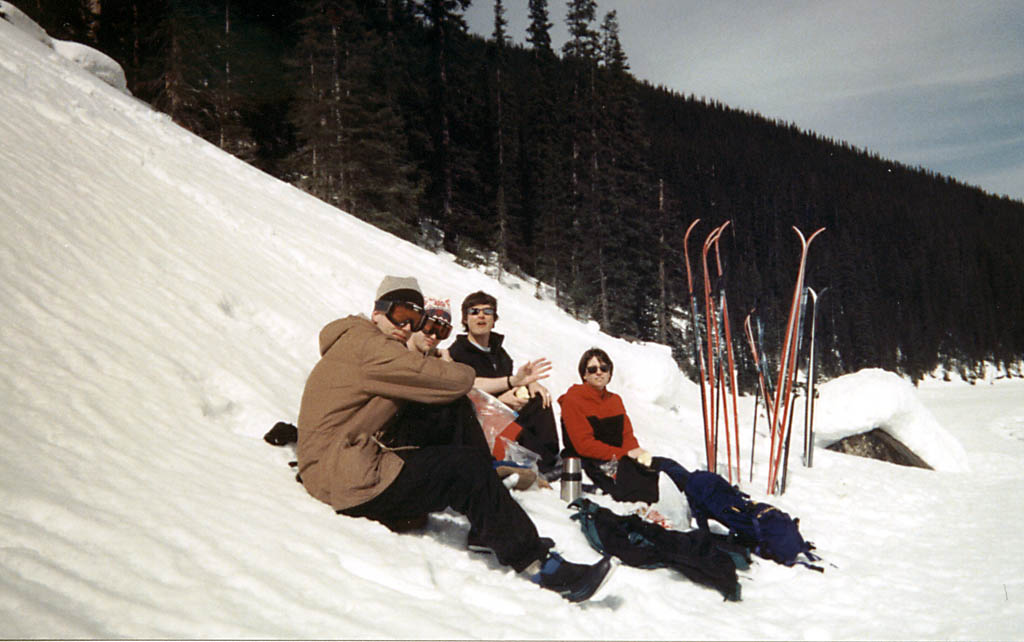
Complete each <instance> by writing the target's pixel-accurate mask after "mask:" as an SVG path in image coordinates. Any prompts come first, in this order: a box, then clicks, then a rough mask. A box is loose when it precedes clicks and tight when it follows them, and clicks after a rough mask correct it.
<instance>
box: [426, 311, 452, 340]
mask: <svg viewBox="0 0 1024 642" xmlns="http://www.w3.org/2000/svg"><path fill="white" fill-rule="evenodd" d="M422 330H423V334H432V335H434V336H435V337H437V340H438V341H444V340H445V339H447V338H448V336H449V335H450V334H451V333H452V324H450V323H448V322H447V321H445V320H444V319H438V318H437V317H430V316H428V317H427V319H426V321H424V322H423V328H422Z"/></svg>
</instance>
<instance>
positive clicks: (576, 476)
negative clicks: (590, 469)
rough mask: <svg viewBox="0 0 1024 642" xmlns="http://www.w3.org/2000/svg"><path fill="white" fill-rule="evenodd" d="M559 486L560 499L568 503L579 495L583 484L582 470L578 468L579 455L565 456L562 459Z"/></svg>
mask: <svg viewBox="0 0 1024 642" xmlns="http://www.w3.org/2000/svg"><path fill="white" fill-rule="evenodd" d="M560 486H561V491H562V501H564V502H566V503H568V502H571V501H573V500H574V499H576V498H577V497H579V496H580V493H581V492H582V486H583V471H582V470H580V458H579V457H566V458H565V459H563V460H562V477H561V480H560Z"/></svg>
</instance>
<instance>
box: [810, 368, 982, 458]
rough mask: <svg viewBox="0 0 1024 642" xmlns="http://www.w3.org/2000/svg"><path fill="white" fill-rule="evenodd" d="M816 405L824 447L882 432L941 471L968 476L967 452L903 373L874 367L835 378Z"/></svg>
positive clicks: (817, 430)
mask: <svg viewBox="0 0 1024 642" xmlns="http://www.w3.org/2000/svg"><path fill="white" fill-rule="evenodd" d="M819 391H820V396H819V398H818V400H817V401H816V402H815V411H814V412H815V416H814V420H815V442H816V444H818V445H820V446H823V445H828V444H830V443H832V442H834V441H838V440H839V439H842V438H844V437H848V436H850V435H855V434H858V433H861V432H866V431H868V430H871V429H872V428H882V429H884V430H885V431H886V432H888V433H889V434H890V435H892V436H893V437H895V438H896V439H899V440H900V441H901V442H903V443H904V444H905V445H906V446H907V448H910V449H911V450H912V451H914V452H915V453H916V454H917V455H918V456H920V457H921V458H922V459H924V460H925V461H926V462H928V464H929V465H930V466H931V467H932V468H934V469H935V470H942V471H951V472H966V471H968V470H969V469H970V467H969V466H968V464H967V453H966V452H965V451H964V448H963V446H961V445H960V442H958V441H957V440H956V439H955V438H954V437H953V436H952V435H951V434H949V433H948V432H947V431H946V430H945V429H944V428H943V427H942V426H941V425H939V422H938V421H937V420H936V419H935V416H934V415H932V413H931V412H930V411H929V410H928V409H927V408H925V407H924V405H923V404H922V403H921V400H920V399H919V398H918V396H917V390H916V389H915V388H914V386H913V385H912V384H910V383H909V382H908V381H906V380H904V379H902V378H900V377H899V376H898V375H896V374H894V373H892V372H887V371H885V370H881V369H878V368H869V369H866V370H861V371H860V372H856V373H854V374H850V375H846V376H843V377H839V378H838V379H834V380H832V381H830V382H828V383H826V384H823V385H822V386H821V387H820V388H819Z"/></svg>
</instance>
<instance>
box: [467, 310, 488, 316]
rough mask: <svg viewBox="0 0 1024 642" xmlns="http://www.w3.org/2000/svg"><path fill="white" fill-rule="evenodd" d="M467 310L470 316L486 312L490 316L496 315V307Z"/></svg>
mask: <svg viewBox="0 0 1024 642" xmlns="http://www.w3.org/2000/svg"><path fill="white" fill-rule="evenodd" d="M467 312H468V313H469V316H474V315H477V314H486V315H487V316H489V317H493V316H494V308H470V309H469V310H467Z"/></svg>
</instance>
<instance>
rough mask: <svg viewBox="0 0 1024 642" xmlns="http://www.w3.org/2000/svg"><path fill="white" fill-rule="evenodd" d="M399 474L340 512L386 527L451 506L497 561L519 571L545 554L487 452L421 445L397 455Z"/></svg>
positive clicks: (546, 549)
mask: <svg viewBox="0 0 1024 642" xmlns="http://www.w3.org/2000/svg"><path fill="white" fill-rule="evenodd" d="M398 454H399V456H401V457H402V459H403V460H404V461H405V465H404V466H403V467H402V472H400V473H399V474H398V477H397V478H396V479H395V481H394V482H392V484H391V485H390V486H388V487H387V488H386V489H385V490H384V492H383V493H381V494H380V495H377V496H376V497H374V498H373V499H371V500H370V501H368V502H366V503H364V504H360V505H359V506H354V507H352V508H347V509H345V510H343V511H341V512H342V513H343V514H345V515H350V516H352V517H367V518H369V519H373V520H376V521H379V522H382V523H384V524H387V523H388V522H389V521H401V520H403V519H409V518H410V517H414V516H416V515H422V514H424V513H433V512H438V511H443V510H445V509H446V508H451V509H453V510H455V511H456V512H459V513H462V514H463V515H465V516H466V517H468V518H469V523H470V529H471V530H473V531H475V532H476V533H477V534H478V535H479V538H480V541H481V542H482V543H483V544H485V545H486V546H489V547H490V548H491V549H492V550H493V551H494V553H495V555H497V557H498V561H499V562H501V563H502V564H505V565H507V566H511V567H512V568H514V569H515V570H516V571H522V570H523V569H525V568H526V567H527V566H529V565H530V564H531V563H532V562H534V561H536V560H540V559H543V558H544V557H545V556H546V555H547V552H548V548H547V546H545V545H544V544H542V543H541V541H540V538H539V536H538V534H537V527H536V526H534V524H533V522H532V521H531V520H530V517H529V516H528V515H527V514H526V512H525V511H524V510H523V509H522V507H520V506H519V504H517V503H516V501H515V500H514V499H512V496H511V495H510V494H509V492H508V489H507V488H505V486H504V485H503V484H502V483H501V480H500V479H498V475H497V473H495V472H494V466H493V465H492V463H491V462H492V460H491V456H490V454H489V453H488V452H487V451H486V450H484V451H481V450H480V449H479V448H476V447H473V446H454V445H452V446H425V447H422V448H417V449H415V450H405V451H400V452H399V453H398Z"/></svg>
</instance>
